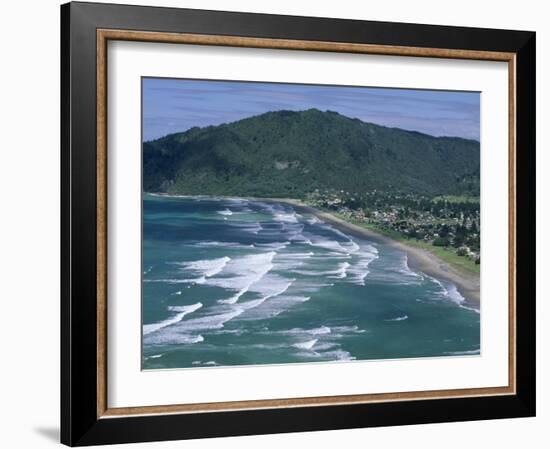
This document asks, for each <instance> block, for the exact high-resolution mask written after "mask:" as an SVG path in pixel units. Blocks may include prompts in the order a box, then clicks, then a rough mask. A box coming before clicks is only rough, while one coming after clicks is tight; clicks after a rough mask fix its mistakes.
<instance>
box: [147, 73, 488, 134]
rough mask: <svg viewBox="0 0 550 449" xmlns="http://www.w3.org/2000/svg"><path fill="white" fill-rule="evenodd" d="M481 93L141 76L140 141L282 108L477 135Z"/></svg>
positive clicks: (414, 128)
mask: <svg viewBox="0 0 550 449" xmlns="http://www.w3.org/2000/svg"><path fill="white" fill-rule="evenodd" d="M479 101H480V95H479V93H478V92H453V91H435V90H416V89H391V88H379V87H378V88H370V87H344V86H321V85H304V84H282V83H255V82H245V81H209V80H185V79H161V78H144V79H143V140H144V141H148V140H152V139H156V138H159V137H162V136H165V135H167V134H171V133H176V132H183V131H186V130H188V129H189V128H192V127H194V126H199V127H203V126H208V125H219V124H221V123H230V122H234V121H236V120H240V119H243V118H245V117H250V116H253V115H258V114H262V113H264V112H268V111H277V110H281V109H286V110H293V111H300V110H306V109H311V108H317V109H319V110H322V111H326V110H331V111H336V112H338V113H340V114H342V115H345V116H348V117H352V118H358V119H360V120H363V121H365V122H371V123H376V124H378V125H384V126H390V127H397V128H403V129H407V130H411V131H419V132H423V133H426V134H430V135H433V136H457V137H464V138H467V139H475V140H479V133H480V125H479V113H480V104H479Z"/></svg>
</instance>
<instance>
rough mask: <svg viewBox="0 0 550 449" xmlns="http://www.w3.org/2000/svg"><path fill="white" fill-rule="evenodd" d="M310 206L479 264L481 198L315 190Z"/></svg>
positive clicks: (310, 198)
mask: <svg viewBox="0 0 550 449" xmlns="http://www.w3.org/2000/svg"><path fill="white" fill-rule="evenodd" d="M306 201H307V203H308V204H309V205H311V206H313V207H316V208H319V209H324V210H326V211H329V212H331V213H335V214H337V215H339V216H340V217H341V218H343V219H345V220H347V221H350V222H352V223H355V224H358V225H361V226H364V227H367V228H371V229H373V230H375V231H378V232H381V233H383V234H386V235H388V236H390V237H393V238H398V239H401V240H407V241H416V242H423V243H425V244H427V245H432V246H434V247H440V248H445V249H447V250H449V251H452V252H454V253H455V254H456V255H457V256H461V257H464V258H466V259H469V260H471V261H472V262H473V263H475V264H479V263H480V250H479V248H480V232H479V229H480V227H479V225H480V216H479V198H477V197H467V196H439V197H434V198H429V197H426V196H422V195H417V194H413V193H403V194H400V193H388V192H382V191H377V190H372V191H370V192H366V193H363V194H357V193H352V192H346V191H343V190H339V191H336V190H324V191H320V190H316V191H315V192H313V193H311V194H310V195H308V198H307V200H306Z"/></svg>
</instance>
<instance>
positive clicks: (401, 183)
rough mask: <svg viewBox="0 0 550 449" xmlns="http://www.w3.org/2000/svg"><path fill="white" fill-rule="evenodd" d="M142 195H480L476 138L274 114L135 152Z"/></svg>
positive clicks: (332, 116) (325, 116)
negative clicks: (139, 154)
mask: <svg viewBox="0 0 550 449" xmlns="http://www.w3.org/2000/svg"><path fill="white" fill-rule="evenodd" d="M143 169H144V171H143V186H144V189H145V190H146V191H157V192H159V191H162V192H170V193H180V194H205V195H208V194H210V195H242V196H265V197H289V198H301V199H304V198H305V197H306V196H307V195H308V194H310V193H311V192H313V191H315V190H316V189H318V190H326V189H335V190H343V191H350V192H365V191H370V190H373V189H377V190H382V191H386V192H397V191H400V192H411V193H418V194H425V195H430V196H432V197H433V196H437V195H468V196H478V195H479V142H476V141H473V140H466V139H461V138H454V137H439V138H437V137H432V136H428V135H426V134H421V133H418V132H412V131H405V130H402V129H398V128H387V127H384V126H378V125H374V124H372V123H365V122H362V121H360V120H358V119H351V118H349V117H345V116H343V115H340V114H338V113H336V112H330V111H327V112H321V111H319V110H317V109H310V110H307V111H300V112H293V111H276V112H268V113H266V114H262V115H259V116H254V117H250V118H247V119H244V120H240V121H238V122H234V123H230V124H224V125H219V126H210V127H206V128H192V129H190V130H188V131H186V132H184V133H177V134H171V135H168V136H165V137H163V138H160V139H158V140H155V141H151V142H146V143H144V146H143Z"/></svg>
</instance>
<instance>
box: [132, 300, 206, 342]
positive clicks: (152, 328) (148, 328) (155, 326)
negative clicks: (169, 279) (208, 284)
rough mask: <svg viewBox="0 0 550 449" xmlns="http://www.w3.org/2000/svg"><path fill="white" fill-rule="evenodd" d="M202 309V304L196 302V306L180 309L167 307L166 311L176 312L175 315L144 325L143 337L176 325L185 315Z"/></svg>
mask: <svg viewBox="0 0 550 449" xmlns="http://www.w3.org/2000/svg"><path fill="white" fill-rule="evenodd" d="M201 307H202V303H200V302H198V303H196V304H192V305H190V306H180V307H169V308H168V310H170V311H171V312H178V313H177V314H176V315H174V316H173V317H171V318H168V319H166V320H164V321H160V322H158V323H152V324H144V325H143V335H147V334H150V333H152V332H156V331H158V330H160V329H162V328H164V327H167V326H171V325H173V324H176V323H178V322H180V321H181V320H182V319H183V317H184V316H185V315H188V314H190V313H191V312H194V311H195V310H198V309H200V308H201Z"/></svg>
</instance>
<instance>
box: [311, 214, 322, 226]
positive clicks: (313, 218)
mask: <svg viewBox="0 0 550 449" xmlns="http://www.w3.org/2000/svg"><path fill="white" fill-rule="evenodd" d="M307 222H308V223H309V224H310V225H314V224H323V223H324V221H322V220H319V218H317V217H316V216H315V215H313V216H312V217H311V218H308V219H307Z"/></svg>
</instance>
